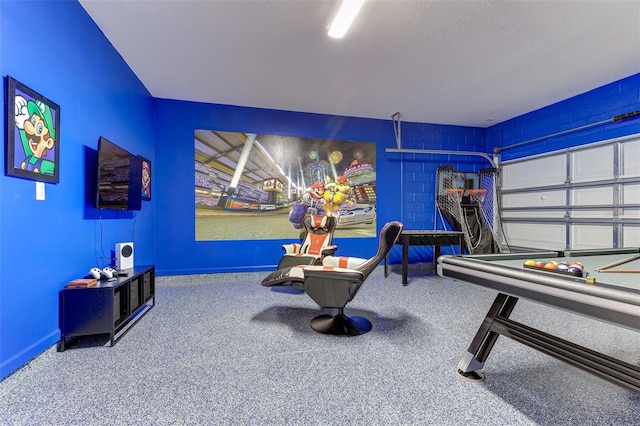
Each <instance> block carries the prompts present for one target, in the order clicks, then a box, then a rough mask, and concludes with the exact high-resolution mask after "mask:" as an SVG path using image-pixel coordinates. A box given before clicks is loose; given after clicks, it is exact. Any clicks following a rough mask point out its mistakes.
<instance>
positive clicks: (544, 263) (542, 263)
mask: <svg viewBox="0 0 640 426" xmlns="http://www.w3.org/2000/svg"><path fill="white" fill-rule="evenodd" d="M546 264H547V262H544V261H542V260H538V261H537V262H536V266H537V267H538V268H544V265H546Z"/></svg>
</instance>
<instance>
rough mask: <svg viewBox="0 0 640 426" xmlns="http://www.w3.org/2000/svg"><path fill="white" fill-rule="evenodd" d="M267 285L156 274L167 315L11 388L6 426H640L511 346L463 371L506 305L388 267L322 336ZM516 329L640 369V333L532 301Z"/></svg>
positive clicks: (46, 365) (545, 361)
mask: <svg viewBox="0 0 640 426" xmlns="http://www.w3.org/2000/svg"><path fill="white" fill-rule="evenodd" d="M264 276H266V273H240V274H219V275H193V276H176V277H158V278H157V282H156V306H155V307H154V308H153V309H151V310H150V311H149V313H147V315H146V316H145V317H143V318H142V319H141V321H140V322H138V323H137V324H136V325H135V326H134V327H132V328H131V329H130V331H129V333H128V334H127V335H126V336H124V337H123V338H122V340H120V341H119V342H118V343H117V344H116V345H115V346H114V347H106V346H103V345H102V343H103V340H104V339H102V338H93V339H85V340H82V341H80V342H78V345H77V346H76V347H72V348H70V349H68V350H67V351H65V352H62V353H58V352H56V349H55V347H52V348H50V349H48V350H47V351H45V352H44V353H43V354H42V355H40V356H39V357H37V358H36V359H35V360H33V361H32V362H30V363H29V364H28V365H26V366H25V367H23V368H22V369H20V370H19V371H17V372H16V373H14V374H12V375H11V376H9V377H8V378H6V379H5V380H4V381H2V382H1V383H0V424H2V425H66V424H70V425H180V424H189V425H215V424H219V425H416V424H420V425H537V424H539V425H561V424H567V425H569V424H571V425H576V424H585V425H638V424H640V394H636V393H633V392H630V391H627V390H625V389H622V388H620V387H618V386H615V385H613V384H610V383H609V382H606V381H604V380H601V379H599V378H597V377H595V376H592V375H590V374H588V373H585V372H582V371H581V370H578V369H576V368H574V367H571V366H569V365H567V364H565V363H562V362H560V361H557V360H555V359H554V358H551V357H549V356H547V355H544V354H542V353H540V352H537V351H534V350H532V349H530V348H528V347H526V346H524V345H521V344H518V343H516V342H514V341H511V340H510V339H508V338H505V337H500V338H499V339H498V342H497V343H496V346H495V347H494V349H493V352H492V353H491V355H490V357H489V359H488V361H487V364H486V366H485V368H484V369H483V372H484V373H485V375H486V380H485V381H484V382H482V383H470V382H466V381H464V380H462V379H460V378H459V377H458V376H457V375H456V374H455V372H454V370H455V366H456V365H457V363H458V361H459V360H460V358H461V357H462V355H463V353H464V352H465V351H466V348H467V346H468V345H469V343H470V341H471V338H472V337H473V335H474V334H475V332H476V330H477V328H478V327H479V325H480V322H481V321H482V318H483V317H484V315H485V314H486V311H487V309H488V308H489V305H490V304H491V302H492V301H493V298H494V297H495V293H493V292H491V291H489V290H485V289H482V288H479V287H475V286H472V285H468V284H464V283H459V282H454V281H452V280H449V279H444V278H439V277H437V276H434V274H433V272H432V271H430V270H426V269H420V268H417V267H414V266H412V269H411V272H410V276H409V285H408V286H406V287H403V286H402V285H401V284H400V275H399V271H398V270H397V268H394V270H393V272H392V274H391V275H390V276H389V277H388V278H386V279H385V278H384V276H383V272H382V267H379V268H378V270H376V271H375V272H374V273H373V274H372V276H371V277H370V278H369V280H368V281H367V282H366V283H365V287H363V288H362V289H361V291H360V292H359V293H358V295H357V296H356V298H355V299H354V300H353V302H352V303H350V304H349V305H347V309H346V313H347V314H358V315H362V316H365V317H367V318H369V319H370V320H371V321H372V322H373V330H372V331H371V332H369V333H368V334H365V335H362V336H357V337H334V336H328V335H323V334H320V333H317V332H315V331H313V330H312V329H311V328H310V327H309V321H310V320H311V319H312V318H313V317H314V316H316V315H318V314H319V313H321V312H322V310H321V309H320V308H318V306H317V305H315V303H314V302H313V301H312V300H311V299H310V298H309V297H308V296H306V295H305V294H299V293H296V292H293V291H288V289H282V288H274V289H272V288H266V287H262V286H260V285H259V283H260V281H261V280H262V278H263V277H264ZM512 318H513V319H515V320H519V321H522V322H525V323H526V324H529V325H532V326H536V327H539V328H541V329H542V330H544V331H548V332H551V333H554V334H557V335H559V336H561V337H564V338H567V339H569V340H573V341H575V342H577V343H581V344H585V345H587V346H589V347H591V348H593V349H596V350H599V351H602V352H604V353H607V354H610V355H613V356H616V357H618V358H621V359H623V360H626V361H628V362H630V363H632V364H640V333H637V332H634V331H631V330H626V329H622V328H619V327H615V326H612V325H608V324H604V323H601V322H597V321H593V320H590V319H586V318H583V317H580V316H576V315H572V314H569V313H565V312H562V311H559V310H555V309H550V308H547V307H544V306H541V305H537V304H533V303H530V302H527V301H520V302H519V303H518V306H517V307H516V309H515V311H514V314H513V315H512Z"/></svg>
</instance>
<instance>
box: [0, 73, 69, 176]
mask: <svg viewBox="0 0 640 426" xmlns="http://www.w3.org/2000/svg"><path fill="white" fill-rule="evenodd" d="M5 87H6V102H5V105H6V106H7V111H6V116H5V117H6V139H5V140H6V146H5V159H6V170H5V173H6V174H7V175H8V176H15V177H20V178H25V179H32V180H37V181H43V182H50V183H58V182H59V181H60V107H59V106H58V104H56V103H55V102H53V101H51V100H50V99H47V98H46V97H44V96H42V95H41V94H39V93H38V92H36V91H35V90H33V89H31V88H29V87H27V86H25V85H24V84H22V83H20V82H19V81H17V80H15V79H14V78H12V77H10V76H7V77H6V82H5Z"/></svg>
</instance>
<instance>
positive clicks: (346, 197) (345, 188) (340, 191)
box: [323, 176, 355, 216]
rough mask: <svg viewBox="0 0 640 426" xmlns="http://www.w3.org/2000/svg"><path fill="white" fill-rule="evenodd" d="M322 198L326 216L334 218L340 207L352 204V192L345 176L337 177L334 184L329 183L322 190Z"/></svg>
mask: <svg viewBox="0 0 640 426" xmlns="http://www.w3.org/2000/svg"><path fill="white" fill-rule="evenodd" d="M323 198H324V201H325V210H326V212H327V216H335V215H336V213H337V212H338V210H339V209H340V206H342V205H344V204H353V203H355V201H354V200H353V192H352V190H351V185H349V182H348V181H347V178H346V176H339V177H338V178H337V179H336V180H335V181H334V182H329V183H328V184H327V185H326V188H325V190H324V194H323Z"/></svg>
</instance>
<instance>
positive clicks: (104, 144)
mask: <svg viewBox="0 0 640 426" xmlns="http://www.w3.org/2000/svg"><path fill="white" fill-rule="evenodd" d="M97 186H98V191H97V197H96V208H98V209H116V210H140V209H141V207H142V201H141V193H142V160H140V158H139V157H137V156H136V155H132V154H131V153H129V151H127V150H125V149H123V148H121V147H119V146H118V145H116V144H114V143H113V142H110V141H109V140H107V139H106V138H104V137H100V140H99V141H98V185H97Z"/></svg>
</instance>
